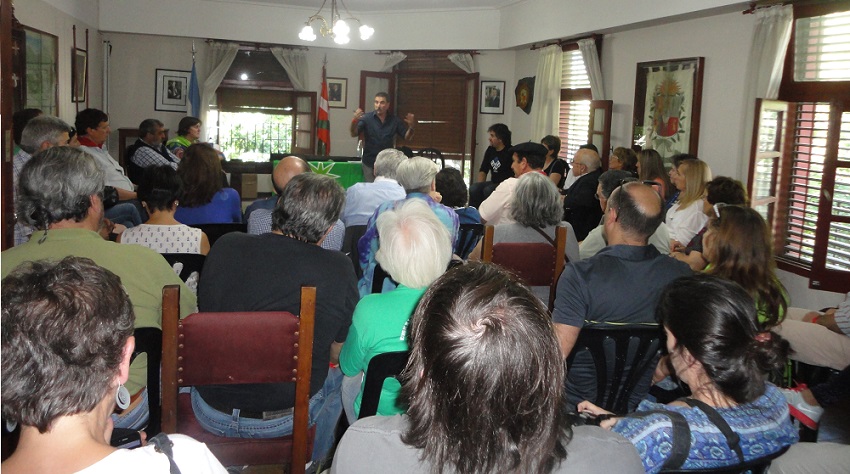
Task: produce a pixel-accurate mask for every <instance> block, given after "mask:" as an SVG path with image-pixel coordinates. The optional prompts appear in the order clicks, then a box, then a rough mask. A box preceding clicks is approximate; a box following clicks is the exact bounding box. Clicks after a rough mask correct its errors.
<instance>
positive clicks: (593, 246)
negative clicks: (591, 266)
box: [579, 170, 670, 260]
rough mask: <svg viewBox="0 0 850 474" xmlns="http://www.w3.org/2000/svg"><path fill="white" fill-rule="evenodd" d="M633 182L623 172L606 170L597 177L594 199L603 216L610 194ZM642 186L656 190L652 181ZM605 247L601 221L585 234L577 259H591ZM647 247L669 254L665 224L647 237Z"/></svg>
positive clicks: (668, 239) (627, 174)
mask: <svg viewBox="0 0 850 474" xmlns="http://www.w3.org/2000/svg"><path fill="white" fill-rule="evenodd" d="M633 181H637V180H636V179H635V178H631V176H630V173H629V172H628V171H624V170H608V171H606V172H604V173H602V175H600V176H599V185H598V186H597V188H596V198H597V199H599V207H600V208H601V209H602V212H603V214H604V213H605V210H606V209H608V198H609V197H610V196H611V193H612V192H614V190H615V189H617V188H618V187H620V186H622V185H623V184H624V183H627V182H633ZM644 184H649V185H650V186H653V187H654V188H656V189H657V185H656V183H655V182H654V181H648V182H646V181H645V182H644ZM607 245H608V239H607V238H606V236H605V222H604V220H603V221H601V222H600V223H599V225H598V226H596V228H594V229H593V230H591V231H590V233H589V234H587V237H585V239H584V240H583V241H582V242H581V245H579V258H580V259H581V260H584V259H586V258H589V257H592V256H594V255H596V254H597V253H599V251H600V250H602V249H603V248H605V247H606V246H607ZM649 245H652V246H653V247H655V248H656V249H657V250H658V253H660V254H661V255H667V254H668V253H670V231H669V230H668V229H667V224H665V223H663V222H662V223H661V224H659V225H658V229H656V230H655V233H654V234H652V236H650V237H649Z"/></svg>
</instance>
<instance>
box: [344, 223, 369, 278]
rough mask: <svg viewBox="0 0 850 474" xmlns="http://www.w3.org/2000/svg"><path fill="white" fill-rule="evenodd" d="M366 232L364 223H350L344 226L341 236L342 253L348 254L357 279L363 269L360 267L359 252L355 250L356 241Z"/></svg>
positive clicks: (361, 274)
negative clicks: (343, 233)
mask: <svg viewBox="0 0 850 474" xmlns="http://www.w3.org/2000/svg"><path fill="white" fill-rule="evenodd" d="M365 233H366V226H365V225H351V226H348V227H346V228H345V236H344V237H343V238H342V249H341V251H342V253H344V254H346V255H348V258H350V259H351V263H352V264H353V265H354V273H355V274H356V275H357V279H358V280H359V279H360V278H362V277H363V270H362V269H361V268H360V254H359V253H358V252H357V242H359V241H360V237H363V234H365Z"/></svg>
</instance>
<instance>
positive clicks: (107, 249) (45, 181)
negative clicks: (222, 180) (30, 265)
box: [0, 147, 197, 429]
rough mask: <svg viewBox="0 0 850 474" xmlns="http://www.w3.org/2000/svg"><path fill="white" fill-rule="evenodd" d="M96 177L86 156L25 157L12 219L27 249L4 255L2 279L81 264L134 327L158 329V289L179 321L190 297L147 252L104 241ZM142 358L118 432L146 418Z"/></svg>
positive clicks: (72, 152) (52, 152) (63, 152)
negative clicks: (169, 298) (126, 305)
mask: <svg viewBox="0 0 850 474" xmlns="http://www.w3.org/2000/svg"><path fill="white" fill-rule="evenodd" d="M104 174H105V173H104V172H103V170H102V169H101V168H100V167H99V166H98V165H97V163H96V162H95V160H94V158H92V157H91V155H89V154H87V153H84V152H83V151H81V150H78V149H75V148H71V147H54V148H49V149H47V150H44V151H40V152H38V153H36V154H35V155H33V157H32V159H31V160H30V161H29V163H27V164H26V166H24V169H23V170H22V171H21V176H20V181H19V182H18V185H19V190H18V191H19V192H18V207H17V214H18V216H21V218H23V219H24V223H26V224H28V225H31V226H33V227H34V228H35V229H36V231H35V233H34V234H33V238H32V239H30V241H29V242H26V243H24V244H21V245H19V246H17V247H14V248H12V249H8V250H5V251H4V252H3V253H2V259H0V266H2V275H3V276H4V277H5V276H6V275H7V274H9V273H10V272H11V271H12V270H13V269H14V268H15V267H17V266H18V265H20V264H21V263H23V262H29V261H33V260H40V259H48V258H49V259H54V260H55V259H61V258H64V257H67V256H71V255H73V256H76V257H86V258H90V259H92V260H94V261H95V263H97V264H98V265H100V266H102V267H104V268H106V269H108V270H110V271H112V272H114V273H115V274H116V275H118V276H119V277H121V283H122V284H123V286H124V288H125V291H126V292H127V294H128V295H129V296H130V301H131V302H132V303H133V309H134V313H135V327H136V328H147V327H155V328H159V327H161V324H162V318H161V314H162V287H163V286H165V285H174V284H176V285H180V290H181V291H180V314H181V316H184V317H185V316H187V315H188V314H189V313H191V312H192V311H194V310H195V307H196V305H197V303H196V300H195V295H194V294H193V293H192V292H191V291H189V289H188V288H187V287H186V285H184V284H183V282H182V281H181V280H180V278H179V277H178V276H177V275H175V274H174V271H173V270H172V269H171V267H169V266H168V263H166V262H165V260H164V259H163V258H162V257H161V256H159V255H158V254H157V253H156V252H154V251H153V250H150V249H147V248H144V247H141V246H135V245H118V244H116V243H114V242H108V241H106V240H104V239H103V238H102V237H101V236H100V235H98V234H97V231H98V230H99V229H100V228H101V227H102V226H103V221H104V219H103V203H102V201H101V198H100V196H101V193H102V192H103V180H104ZM146 375H147V356H146V355H145V354H141V355H139V356H138V357H136V358H135V359H134V360H133V363H132V364H131V365H130V378H129V381H128V382H127V383H126V386H127V389H128V390H129V391H130V394H132V402H131V403H130V406H129V407H128V408H127V409H125V410H123V411H122V412H121V413H119V414H118V415H117V416H116V417H115V420H114V422H115V426H116V427H118V428H133V429H140V428H142V427H144V426H145V424H146V423H147V418H148V402H147V389H146V388H145V387H146V384H147V382H146Z"/></svg>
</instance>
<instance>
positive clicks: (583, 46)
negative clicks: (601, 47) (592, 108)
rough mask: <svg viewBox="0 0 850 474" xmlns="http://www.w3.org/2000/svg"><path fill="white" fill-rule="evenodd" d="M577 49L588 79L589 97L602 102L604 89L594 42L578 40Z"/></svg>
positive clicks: (587, 39)
mask: <svg viewBox="0 0 850 474" xmlns="http://www.w3.org/2000/svg"><path fill="white" fill-rule="evenodd" d="M578 49H579V51H581V59H583V60H584V68H585V69H586V70H587V77H588V79H590V96H591V97H592V98H593V100H604V99H605V89H604V86H603V84H602V68H601V67H600V66H599V52H598V51H597V50H596V41H595V40H594V39H593V38H585V39H581V40H578Z"/></svg>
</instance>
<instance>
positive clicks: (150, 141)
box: [126, 119, 180, 185]
mask: <svg viewBox="0 0 850 474" xmlns="http://www.w3.org/2000/svg"><path fill="white" fill-rule="evenodd" d="M164 139H165V126H164V125H163V123H162V122H160V121H159V120H157V119H145V120H142V123H140V124H139V138H137V139H136V142H135V143H133V144H132V145H130V146H129V147H127V154H126V156H127V157H128V159H129V160H130V161H129V163H128V165H129V168H130V180H131V181H133V182H134V183H136V184H137V185H139V184H142V179H143V177H142V173H143V171H144V169H145V168H150V167H151V166H170V167H171V168H173V169H175V170H176V169H177V163H178V162H179V161H180V158H177V157H176V156H174V154H173V153H171V152H170V151H168V148H166V147H165V143H163V142H162V141H163V140H164Z"/></svg>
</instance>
